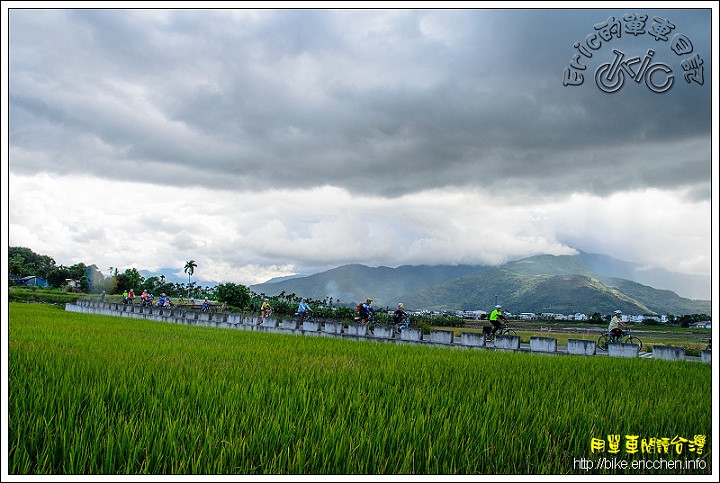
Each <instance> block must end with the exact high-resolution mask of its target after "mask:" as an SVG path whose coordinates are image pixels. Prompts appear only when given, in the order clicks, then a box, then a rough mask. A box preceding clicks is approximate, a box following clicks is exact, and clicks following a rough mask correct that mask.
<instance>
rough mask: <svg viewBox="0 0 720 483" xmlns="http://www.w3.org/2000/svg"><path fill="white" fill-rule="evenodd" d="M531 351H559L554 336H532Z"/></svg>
mask: <svg viewBox="0 0 720 483" xmlns="http://www.w3.org/2000/svg"><path fill="white" fill-rule="evenodd" d="M530 352H557V339H555V338H554V337H530Z"/></svg>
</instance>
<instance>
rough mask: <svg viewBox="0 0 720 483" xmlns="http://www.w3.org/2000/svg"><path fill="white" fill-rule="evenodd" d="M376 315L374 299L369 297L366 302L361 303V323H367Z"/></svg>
mask: <svg viewBox="0 0 720 483" xmlns="http://www.w3.org/2000/svg"><path fill="white" fill-rule="evenodd" d="M374 316H375V309H374V308H373V307H372V299H371V298H368V299H366V300H365V303H362V304H360V323H361V324H363V325H365V324H367V323H368V321H369V320H370V319H371V318H372V317H374Z"/></svg>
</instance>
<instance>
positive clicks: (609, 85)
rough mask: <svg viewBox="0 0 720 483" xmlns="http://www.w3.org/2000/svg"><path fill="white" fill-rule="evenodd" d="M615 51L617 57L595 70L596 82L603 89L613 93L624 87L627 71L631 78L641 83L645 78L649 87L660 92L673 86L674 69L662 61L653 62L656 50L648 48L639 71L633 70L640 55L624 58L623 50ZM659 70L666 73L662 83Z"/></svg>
mask: <svg viewBox="0 0 720 483" xmlns="http://www.w3.org/2000/svg"><path fill="white" fill-rule="evenodd" d="M613 53H614V54H615V59H613V61H612V62H607V63H605V64H600V66H599V67H598V68H597V70H596V71H595V83H596V84H597V86H598V87H599V88H600V90H601V91H603V92H607V93H608V94H611V93H613V92H617V91H619V90H620V89H622V86H623V85H624V83H625V73H626V72H627V73H628V74H629V75H630V78H631V79H632V80H634V81H635V82H637V83H640V82H641V81H642V80H643V79H644V80H645V85H646V86H647V87H648V89H650V90H651V91H653V92H657V93H658V94H661V93H663V92H667V91H669V90H670V88H671V87H672V86H673V82H675V76H674V75H672V74H671V72H672V69H671V68H670V66H668V65H667V64H663V63H662V62H656V63H654V64H653V63H651V61H652V57H653V56H654V55H655V51H654V50H652V49H648V51H647V54H645V57H644V58H643V59H642V64H640V67H639V68H638V69H637V72H636V71H634V70H633V66H634V65H635V64H637V63H638V62H640V57H638V56H635V57H630V58H629V59H627V60H623V59H624V58H625V54H624V53H623V52H620V51H619V50H617V49H613ZM657 71H662V72H664V73H665V74H666V75H665V76H664V79H663V81H662V82H661V83H658V81H657V76H655V73H656V72H657ZM668 74H669V75H668Z"/></svg>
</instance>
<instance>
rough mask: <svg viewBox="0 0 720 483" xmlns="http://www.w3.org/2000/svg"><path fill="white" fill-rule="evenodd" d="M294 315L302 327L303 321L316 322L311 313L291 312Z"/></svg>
mask: <svg viewBox="0 0 720 483" xmlns="http://www.w3.org/2000/svg"><path fill="white" fill-rule="evenodd" d="M293 315H294V316H295V317H297V320H298V325H299V326H300V327H302V324H303V322H316V321H317V319H316V318H315V316H314V315H313V314H312V312H311V313H309V314H308V313H307V312H303V313H302V314H301V313H300V312H295V313H294V314H293Z"/></svg>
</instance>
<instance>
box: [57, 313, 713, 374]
mask: <svg viewBox="0 0 720 483" xmlns="http://www.w3.org/2000/svg"><path fill="white" fill-rule="evenodd" d="M65 310H66V311H68V312H78V313H87V314H100V315H110V316H115V317H128V318H135V319H150V320H156V321H160V322H168V323H173V324H186V325H200V326H205V327H218V328H229V329H236V330H262V331H265V332H273V333H283V334H299V335H325V336H330V337H348V336H352V337H358V338H360V337H363V338H368V339H386V340H388V341H389V342H395V341H398V340H402V341H409V342H419V341H423V343H429V344H434V345H442V346H448V345H450V346H453V345H457V346H462V347H487V340H486V338H485V335H484V334H482V333H477V332H463V333H462V337H461V338H460V340H459V341H455V337H454V332H453V331H449V330H433V331H431V332H430V334H429V335H424V334H423V331H422V329H421V328H418V327H408V328H407V329H405V330H403V331H402V333H400V334H396V333H395V327H394V326H393V325H380V324H378V325H376V326H375V334H372V333H370V332H368V326H367V325H363V324H360V323H357V322H351V323H350V324H348V327H347V328H344V324H343V322H342V321H338V320H326V321H324V322H323V321H315V322H309V321H305V322H304V323H303V324H302V327H300V326H299V321H298V319H297V318H296V317H289V318H286V319H285V318H277V317H267V318H266V319H265V321H264V322H263V323H262V324H260V318H259V317H258V316H254V315H249V316H244V315H241V314H238V313H232V312H200V311H199V310H187V309H185V308H180V307H176V308H172V309H171V308H169V307H163V308H161V307H142V306H141V305H139V304H135V305H134V306H131V305H123V304H114V303H108V302H99V301H97V302H96V301H88V300H79V301H77V303H75V304H70V303H69V304H65ZM493 347H494V348H495V349H500V350H513V351H517V350H526V349H521V347H520V337H519V336H511V335H499V336H496V337H495V340H494V343H493ZM639 349H640V347H639V346H638V345H637V344H621V343H610V344H609V345H608V355H609V356H615V357H638V355H639ZM530 351H531V352H542V353H552V354H564V352H562V351H558V347H557V339H555V338H549V337H531V338H530ZM567 354H578V355H586V356H594V355H596V347H595V341H589V340H576V339H569V340H568V345H567ZM653 357H654V358H656V359H665V360H667V359H670V360H677V359H685V360H696V359H697V358H688V357H686V356H685V350H684V349H683V348H679V347H664V346H658V347H655V348H654V351H653ZM700 360H701V361H702V362H706V363H709V362H710V361H711V353H710V351H709V350H705V351H702V352H701V353H700Z"/></svg>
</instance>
